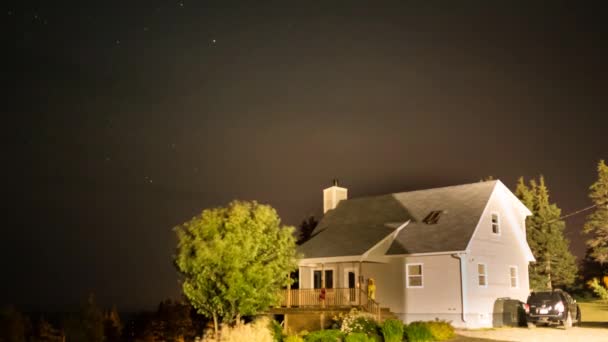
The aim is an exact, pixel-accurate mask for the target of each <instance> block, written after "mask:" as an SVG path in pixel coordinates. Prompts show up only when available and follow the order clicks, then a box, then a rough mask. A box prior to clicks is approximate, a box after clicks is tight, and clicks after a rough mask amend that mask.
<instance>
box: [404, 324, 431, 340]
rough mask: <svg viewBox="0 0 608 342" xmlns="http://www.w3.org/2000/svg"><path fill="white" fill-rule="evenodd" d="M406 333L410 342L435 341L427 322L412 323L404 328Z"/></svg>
mask: <svg viewBox="0 0 608 342" xmlns="http://www.w3.org/2000/svg"><path fill="white" fill-rule="evenodd" d="M404 331H405V337H406V339H407V340H408V341H409V342H427V341H433V334H431V330H430V329H429V326H428V325H427V324H426V323H425V322H412V323H411V324H408V325H406V326H404Z"/></svg>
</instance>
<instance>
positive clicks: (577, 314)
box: [576, 307, 583, 327]
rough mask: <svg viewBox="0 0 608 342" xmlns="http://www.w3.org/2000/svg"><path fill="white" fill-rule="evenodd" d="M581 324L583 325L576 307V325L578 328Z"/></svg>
mask: <svg viewBox="0 0 608 342" xmlns="http://www.w3.org/2000/svg"><path fill="white" fill-rule="evenodd" d="M582 323H583V320H582V317H581V309H580V308H578V307H577V308H576V325H577V326H579V327H580V326H581V324H582Z"/></svg>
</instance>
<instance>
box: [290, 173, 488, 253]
mask: <svg viewBox="0 0 608 342" xmlns="http://www.w3.org/2000/svg"><path fill="white" fill-rule="evenodd" d="M495 185H496V181H489V182H481V183H473V184H465V185H456V186H449V187H444V188H436V189H428V190H419V191H410V192H402V193H396V194H389V195H382V196H374V197H365V198H355V199H350V200H346V201H341V202H340V203H339V204H338V207H337V208H336V209H334V210H331V211H329V212H327V214H326V215H325V216H324V217H323V219H322V220H321V222H319V225H318V226H317V228H316V229H315V232H314V233H313V234H314V235H313V237H312V238H311V239H310V240H308V241H307V242H306V243H304V244H303V245H301V246H299V247H298V251H299V252H301V253H302V254H303V255H304V257H305V258H320V257H332V256H353V255H361V254H363V253H365V252H366V251H368V250H369V249H370V248H371V247H373V246H374V245H375V244H377V243H378V242H380V241H381V240H382V239H383V238H385V237H386V236H388V235H389V234H390V233H391V232H394V230H395V229H396V228H397V227H398V226H399V225H400V224H402V223H404V222H406V221H407V220H411V222H410V223H409V224H408V225H407V226H406V227H405V228H403V229H402V230H401V231H400V232H399V235H398V236H397V238H396V239H395V241H394V242H393V244H392V245H391V246H390V248H389V249H388V251H387V254H388V255H391V254H392V255H394V254H411V253H431V252H446V251H462V250H465V249H466V247H467V245H468V243H469V240H470V239H471V237H472V235H473V232H474V230H475V227H476V226H477V223H478V222H479V218H480V217H481V214H482V212H483V210H484V208H485V206H486V204H487V202H488V200H489V198H490V195H491V194H492V191H493V189H494V186H495ZM434 210H441V211H443V213H442V214H441V216H440V218H439V221H438V222H437V224H426V223H424V222H423V220H424V218H425V217H427V215H428V214H429V213H430V212H431V211H434Z"/></svg>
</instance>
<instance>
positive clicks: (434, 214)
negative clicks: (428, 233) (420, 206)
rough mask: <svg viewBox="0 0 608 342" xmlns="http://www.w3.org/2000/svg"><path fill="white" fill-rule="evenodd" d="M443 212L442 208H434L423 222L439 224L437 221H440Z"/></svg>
mask: <svg viewBox="0 0 608 342" xmlns="http://www.w3.org/2000/svg"><path fill="white" fill-rule="evenodd" d="M442 213H443V211H441V210H434V211H431V212H430V213H429V214H428V215H427V216H426V217H425V218H424V220H422V222H424V223H426V224H437V222H439V217H441V214H442Z"/></svg>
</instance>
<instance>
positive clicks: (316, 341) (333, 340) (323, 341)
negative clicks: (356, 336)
mask: <svg viewBox="0 0 608 342" xmlns="http://www.w3.org/2000/svg"><path fill="white" fill-rule="evenodd" d="M343 336H344V334H343V333H342V332H341V331H340V330H336V329H328V330H318V331H313V332H311V333H309V334H308V335H306V336H305V337H304V340H305V341H306V342H340V341H342V337H343Z"/></svg>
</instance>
